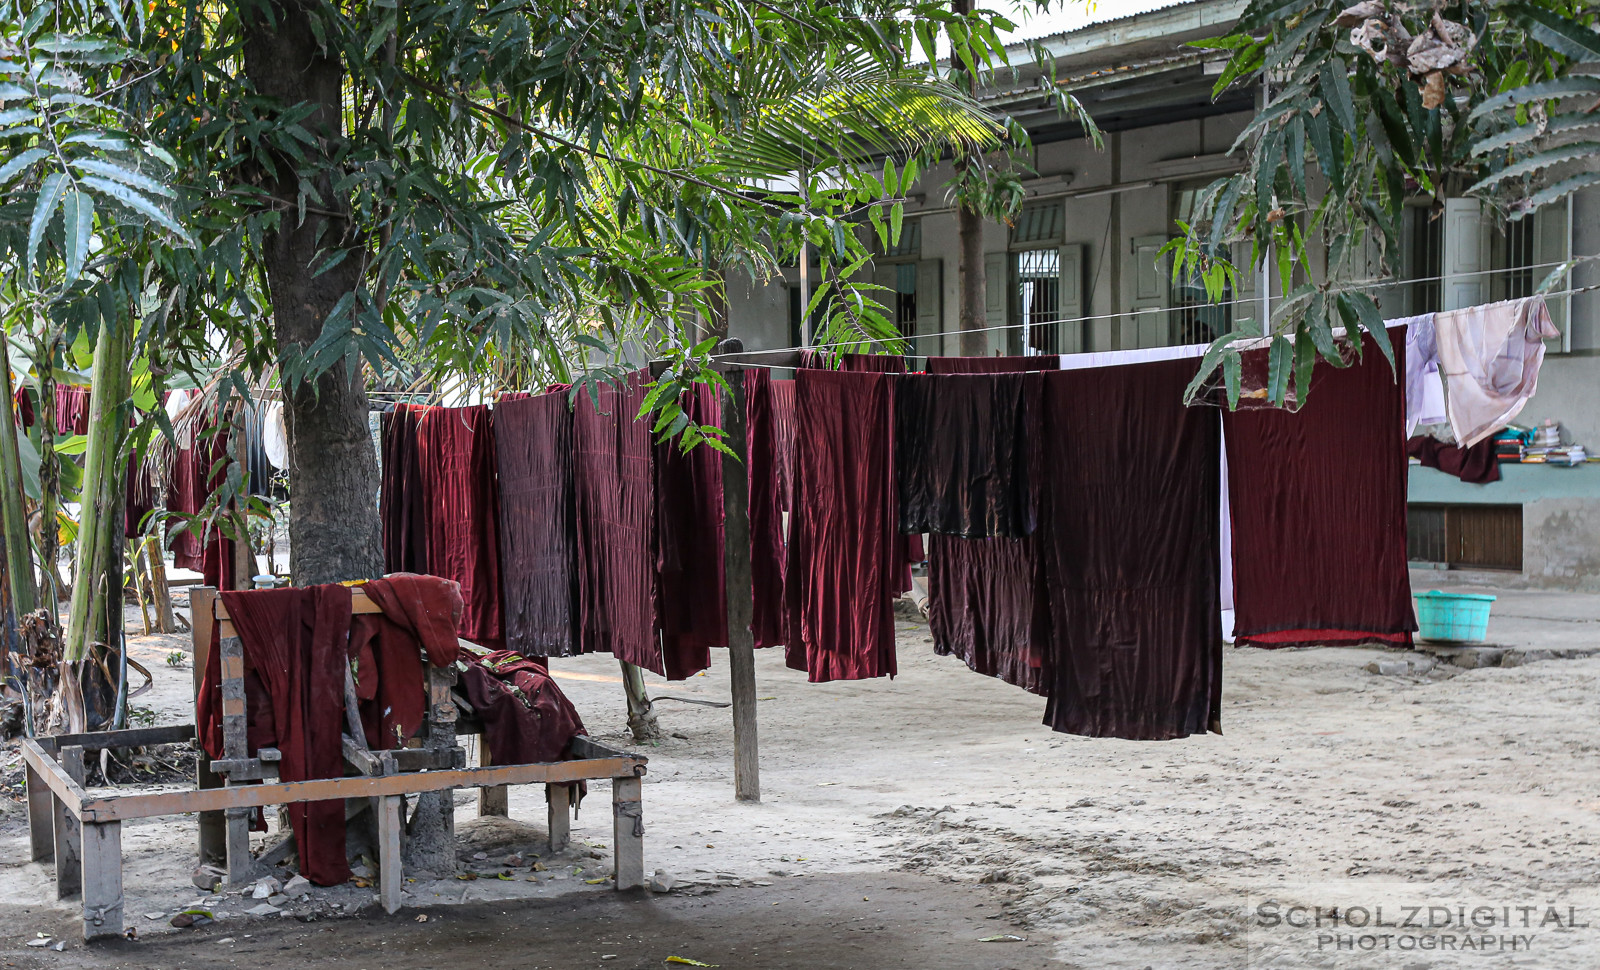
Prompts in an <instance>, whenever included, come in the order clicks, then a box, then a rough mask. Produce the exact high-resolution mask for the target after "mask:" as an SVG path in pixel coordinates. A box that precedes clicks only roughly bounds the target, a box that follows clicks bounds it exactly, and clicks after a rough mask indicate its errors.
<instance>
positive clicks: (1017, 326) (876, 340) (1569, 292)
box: [712, 254, 1600, 369]
mask: <svg viewBox="0 0 1600 970" xmlns="http://www.w3.org/2000/svg"><path fill="white" fill-rule="evenodd" d="M1584 258H1585V259H1600V254H1597V255H1595V256H1589V257H1584ZM1463 275H1466V274H1463ZM1403 282H1420V281H1417V280H1406V281H1403ZM1596 290H1600V283H1592V284H1590V285H1588V286H1578V287H1572V288H1569V289H1565V290H1556V291H1554V292H1550V293H1539V294H1535V295H1537V296H1543V297H1545V298H1547V299H1548V298H1552V297H1561V296H1577V295H1579V294H1582V293H1591V292H1594V291H1596ZM1257 303H1259V300H1258V299H1249V300H1229V301H1224V302H1222V303H1205V304H1198V305H1197V307H1196V308H1211V307H1224V306H1235V305H1240V304H1249V305H1256V304H1257ZM1174 309H1185V308H1182V307H1157V308H1152V309H1148V310H1123V311H1119V312H1116V313H1104V314H1097V315H1092V316H1084V317H1075V318H1072V319H1070V320H1046V321H1040V322H1038V323H1008V324H1005V325H1003V326H994V327H975V328H970V329H965V330H944V331H940V332H938V333H918V334H909V335H905V336H900V337H861V338H859V339H855V340H840V341H835V342H834V343H830V344H812V345H810V346H798V347H772V348H767V349H763V350H743V351H739V352H738V353H737V354H735V355H724V354H713V355H712V358H713V359H716V358H718V357H722V356H737V357H739V358H740V364H741V365H742V366H746V367H767V368H780V369H788V366H789V365H787V364H762V363H759V362H756V361H751V360H746V359H745V358H748V357H751V356H755V355H760V354H793V353H796V352H798V351H802V350H819V351H825V350H837V349H840V348H851V347H859V346H861V345H863V344H885V343H891V342H894V341H907V342H910V341H915V340H919V339H923V338H928V337H956V336H960V335H962V334H969V333H993V332H995V331H1003V330H1021V329H1024V328H1026V327H1030V326H1049V325H1056V324H1063V323H1084V322H1088V321H1092V320H1110V319H1117V318H1119V317H1130V316H1138V315H1140V314H1146V313H1164V312H1167V311H1169V310H1174ZM1262 336H1263V337H1265V336H1267V335H1266V334H1262ZM909 356H922V355H917V354H912V355H909ZM933 356H937V355H933ZM1041 356H1057V355H1055V354H1044V355H1041Z"/></svg>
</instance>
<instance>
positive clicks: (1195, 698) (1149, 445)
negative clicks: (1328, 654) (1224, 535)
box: [1035, 360, 1222, 740]
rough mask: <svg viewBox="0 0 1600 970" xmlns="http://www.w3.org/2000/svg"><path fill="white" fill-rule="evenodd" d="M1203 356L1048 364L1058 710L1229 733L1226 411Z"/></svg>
mask: <svg viewBox="0 0 1600 970" xmlns="http://www.w3.org/2000/svg"><path fill="white" fill-rule="evenodd" d="M1195 369H1196V362H1195V361H1194V360H1173V361H1152V362H1148V363H1141V364H1134V365H1129V366H1122V367H1103V368H1098V369H1093V370H1073V371H1062V372H1059V373H1048V374H1045V375H1044V424H1043V429H1042V433H1041V440H1042V441H1043V443H1044V447H1043V448H1041V463H1040V480H1041V482H1042V483H1043V484H1042V494H1041V507H1040V527H1039V531H1038V532H1037V533H1035V538H1036V539H1037V551H1038V554H1039V556H1040V557H1041V566H1042V569H1043V576H1044V582H1043V583H1042V584H1041V585H1040V586H1039V587H1038V588H1039V590H1040V591H1041V593H1042V594H1043V595H1044V597H1045V604H1044V609H1045V611H1046V614H1047V616H1048V631H1049V650H1048V656H1047V658H1046V666H1047V670H1048V676H1049V678H1050V680H1049V695H1048V696H1049V702H1048V704H1047V705H1046V707H1045V723H1046V724H1048V725H1050V726H1051V727H1052V728H1054V729H1055V730H1057V731H1061V732H1064V733H1068V734H1080V735H1087V736H1090V737H1115V738H1128V739H1133V740H1161V739H1169V738H1181V737H1186V736H1188V735H1190V734H1199V733H1204V732H1206V731H1217V732H1220V731H1221V703H1222V627H1221V619H1220V616H1219V610H1220V605H1221V604H1220V594H1219V588H1220V571H1219V564H1218V555H1219V548H1218V547H1219V542H1220V540H1219V535H1218V530H1219V519H1220V515H1221V511H1220V508H1219V492H1218V487H1219V483H1218V474H1219V469H1218V463H1219V460H1220V451H1219V449H1220V444H1219V442H1218V434H1217V427H1218V421H1217V412H1216V410H1215V409H1214V408H1210V407H1192V408H1186V407H1184V405H1183V392H1184V388H1185V387H1186V386H1187V385H1188V383H1189V381H1190V379H1191V378H1193V376H1194V374H1195Z"/></svg>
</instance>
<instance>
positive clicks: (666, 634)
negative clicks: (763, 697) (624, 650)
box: [629, 385, 728, 680]
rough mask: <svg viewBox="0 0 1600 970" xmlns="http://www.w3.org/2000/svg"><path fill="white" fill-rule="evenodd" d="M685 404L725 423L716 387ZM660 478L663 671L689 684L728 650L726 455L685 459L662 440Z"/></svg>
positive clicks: (698, 417)
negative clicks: (715, 654) (715, 652)
mask: <svg viewBox="0 0 1600 970" xmlns="http://www.w3.org/2000/svg"><path fill="white" fill-rule="evenodd" d="M680 403H682V405H683V407H684V410H685V411H686V412H687V413H688V415H689V418H690V420H692V421H694V422H695V423H697V424H710V425H713V426H715V425H718V424H720V423H721V408H720V407H719V405H718V403H717V396H716V390H715V388H712V387H708V386H705V385H697V386H696V387H695V388H694V389H693V390H692V391H691V392H690V393H689V394H688V395H686V396H685V398H684V400H683V401H681V402H680ZM629 417H632V415H629ZM655 474H656V496H655V497H656V538H657V542H656V549H657V558H656V563H657V572H658V580H657V582H658V587H657V588H658V594H657V595H658V599H657V604H656V616H657V618H658V619H659V621H660V625H661V650H662V668H663V672H664V673H665V675H666V677H667V679H668V680H683V679H684V678H686V677H689V676H690V675H692V674H695V673H697V672H699V671H701V670H705V669H706V668H708V667H710V666H711V648H712V647H725V646H727V645H728V587H727V580H726V572H725V570H724V564H723V560H722V543H723V521H722V518H723V510H722V453H721V452H719V451H717V450H716V449H714V448H708V447H706V446H705V445H700V446H698V447H695V448H692V449H690V450H689V452H688V453H687V454H685V453H684V452H683V451H682V450H680V449H679V447H678V442H677V440H676V439H674V440H670V441H664V442H661V443H660V444H658V445H656V454H655Z"/></svg>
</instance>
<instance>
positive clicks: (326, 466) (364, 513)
mask: <svg viewBox="0 0 1600 970" xmlns="http://www.w3.org/2000/svg"><path fill="white" fill-rule="evenodd" d="M310 13H311V11H310V9H309V7H308V6H305V5H302V4H301V3H298V2H295V0H280V2H275V3H263V4H261V5H260V6H259V7H254V8H249V12H248V13H246V14H245V16H246V18H247V20H246V33H245V43H244V66H245V73H246V74H247V75H248V76H249V78H250V81H251V83H253V84H254V85H255V87H256V90H257V91H259V92H260V93H261V94H263V95H265V96H266V97H269V98H275V99H277V100H278V101H279V102H280V103H282V104H283V105H285V106H288V105H293V104H300V103H304V104H309V105H312V106H313V107H314V108H315V110H314V112H313V113H312V114H311V116H310V117H308V118H306V119H305V120H304V121H303V122H302V124H303V125H304V126H305V127H306V128H307V129H308V130H310V131H311V132H312V134H313V135H315V136H316V138H317V139H318V143H319V144H320V145H322V146H324V148H323V151H324V152H325V153H326V152H327V151H328V150H329V149H330V148H332V147H333V146H334V145H335V144H336V143H337V142H338V141H339V140H340V139H341V138H342V137H343V132H342V129H341V94H342V84H343V80H344V68H343V66H342V65H341V64H340V63H339V61H338V60H337V58H335V57H332V56H330V55H329V54H328V53H327V49H325V48H324V47H323V46H322V45H321V44H320V43H319V42H318V40H317V37H316V35H315V34H314V33H313V32H312V30H311V22H310V16H309V14H310ZM294 167H295V166H294V164H293V163H292V162H290V161H288V160H287V159H286V160H285V162H284V164H283V166H282V167H281V169H280V170H281V171H284V172H286V173H289V174H288V176H287V177H286V178H283V179H281V180H279V181H277V182H275V183H274V182H269V183H268V185H269V187H270V188H271V190H272V193H273V195H274V197H275V198H276V200H277V205H278V207H279V209H280V211H281V212H282V217H283V218H282V222H281V223H280V224H279V227H278V229H277V230H276V231H274V232H270V233H268V234H267V235H266V238H265V240H264V245H263V258H264V262H265V264H266V271H267V284H268V288H269V290H270V292H271V296H272V317H273V329H274V333H275V335H276V337H277V341H278V351H279V353H280V355H282V356H283V357H284V358H292V357H294V356H295V355H296V354H297V353H298V352H299V351H301V350H303V349H304V348H306V347H307V346H309V345H310V344H311V342H312V341H314V340H316V339H317V337H319V336H320V335H321V334H322V328H323V324H324V322H325V321H326V320H327V318H328V316H329V314H330V313H331V312H332V310H333V308H334V305H335V304H337V303H338V302H339V300H340V299H341V298H342V297H344V296H345V295H347V294H349V293H351V292H353V291H354V290H355V289H356V287H357V285H358V283H359V280H360V266H361V264H362V262H363V261H362V260H360V259H347V260H345V261H344V262H343V263H340V264H339V265H338V266H336V267H334V268H333V269H331V270H329V271H328V272H326V273H323V274H321V275H320V276H318V275H314V274H315V273H316V269H317V267H316V265H314V264H315V263H317V262H320V261H321V259H326V255H325V254H324V255H323V256H322V257H321V259H319V258H318V256H317V254H318V251H319V250H320V249H321V248H322V247H325V246H328V247H331V246H336V245H341V244H342V245H354V244H356V243H357V241H358V240H357V239H356V233H355V230H354V227H353V226H352V225H351V222H350V220H349V218H348V216H347V213H348V206H347V203H346V202H345V200H344V199H343V198H341V197H340V196H339V194H338V193H337V192H335V191H334V190H333V182H334V179H333V178H332V177H329V176H328V175H323V176H320V177H318V178H317V180H316V188H317V191H318V193H319V194H320V195H321V196H322V198H321V201H320V202H317V203H315V204H314V209H315V210H317V211H312V210H311V209H308V211H307V212H306V216H305V220H304V221H303V222H301V221H299V219H298V214H297V209H298V201H299V199H298V185H297V182H296V179H295V177H294V175H293V171H294ZM328 213H334V214H333V215H330V214H328ZM284 397H285V405H284V418H285V422H286V423H287V425H288V431H289V488H290V492H291V494H292V495H293V496H294V501H293V502H292V503H291V505H290V511H289V547H290V551H289V556H290V563H289V568H290V572H291V573H292V575H293V577H294V582H295V584H296V585H307V584H312V583H328V582H338V581H342V580H350V579H366V578H370V577H373V576H378V575H380V574H381V573H382V572H383V545H382V539H381V531H380V525H379V521H378V503H377V491H378V464H377V456H376V454H375V453H374V450H373V447H372V437H371V435H370V433H369V432H368V429H367V394H366V390H365V388H364V386H363V383H362V378H361V375H360V373H351V372H350V370H349V368H348V367H347V366H346V364H345V362H343V361H340V362H339V363H337V364H335V365H334V366H333V367H331V368H329V369H328V370H326V371H324V372H323V373H322V374H320V375H318V376H317V377H316V378H314V379H312V380H307V381H301V382H297V383H294V384H293V385H292V386H291V385H286V386H285V387H284Z"/></svg>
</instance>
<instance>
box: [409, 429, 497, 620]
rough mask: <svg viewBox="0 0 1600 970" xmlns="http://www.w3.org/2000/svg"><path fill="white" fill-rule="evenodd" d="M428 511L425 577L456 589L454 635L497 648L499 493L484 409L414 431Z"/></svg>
mask: <svg viewBox="0 0 1600 970" xmlns="http://www.w3.org/2000/svg"><path fill="white" fill-rule="evenodd" d="M417 449H418V453H419V456H420V458H419V461H420V465H421V468H422V494H423V499H424V503H425V506H426V509H427V514H426V519H427V536H428V572H429V574H430V575H433V576H440V577H443V578H445V579H453V580H455V581H456V582H458V583H460V584H461V599H462V602H463V604H464V605H463V608H462V611H461V628H460V635H461V636H462V637H463V638H464V639H467V640H471V641H472V642H474V643H478V644H482V645H484V646H486V647H490V648H496V647H499V646H501V645H502V644H503V642H504V639H505V630H504V627H503V625H502V622H501V612H500V549H499V542H500V539H499V531H500V526H499V520H500V500H499V486H498V484H497V482H496V481H495V454H494V425H493V418H492V416H491V412H490V410H489V408H488V407H487V406H486V405H481V404H479V405H474V406H471V407H462V408H431V409H429V410H428V411H427V412H426V413H424V414H423V415H422V418H421V420H420V421H419V422H418V424H417Z"/></svg>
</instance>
